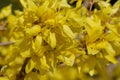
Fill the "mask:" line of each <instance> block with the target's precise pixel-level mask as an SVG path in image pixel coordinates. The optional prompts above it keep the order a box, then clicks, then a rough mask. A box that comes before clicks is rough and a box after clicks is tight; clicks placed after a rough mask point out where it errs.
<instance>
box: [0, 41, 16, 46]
mask: <svg viewBox="0 0 120 80" xmlns="http://www.w3.org/2000/svg"><path fill="white" fill-rule="evenodd" d="M14 43H15V42H2V43H0V46H8V45H11V44H14Z"/></svg>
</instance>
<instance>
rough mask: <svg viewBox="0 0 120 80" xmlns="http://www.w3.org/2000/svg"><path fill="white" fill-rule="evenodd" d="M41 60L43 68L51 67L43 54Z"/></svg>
mask: <svg viewBox="0 0 120 80" xmlns="http://www.w3.org/2000/svg"><path fill="white" fill-rule="evenodd" d="M40 62H41V67H42V68H43V69H48V68H49V65H48V64H47V61H46V57H45V56H43V57H42V58H40Z"/></svg>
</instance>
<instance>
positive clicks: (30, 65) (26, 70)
mask: <svg viewBox="0 0 120 80" xmlns="http://www.w3.org/2000/svg"><path fill="white" fill-rule="evenodd" d="M35 65H36V63H35V62H34V61H33V60H32V59H30V60H29V62H28V63H27V65H26V67H25V72H26V73H29V72H31V71H32V69H33V68H34V67H35Z"/></svg>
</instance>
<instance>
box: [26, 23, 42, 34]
mask: <svg viewBox="0 0 120 80" xmlns="http://www.w3.org/2000/svg"><path fill="white" fill-rule="evenodd" d="M40 30H41V27H40V26H39V25H35V26H33V27H31V28H26V29H25V32H26V35H27V36H36V35H37V34H38V33H39V32H40Z"/></svg>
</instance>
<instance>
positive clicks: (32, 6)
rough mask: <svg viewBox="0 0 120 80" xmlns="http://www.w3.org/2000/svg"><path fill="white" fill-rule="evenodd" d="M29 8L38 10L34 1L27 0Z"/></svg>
mask: <svg viewBox="0 0 120 80" xmlns="http://www.w3.org/2000/svg"><path fill="white" fill-rule="evenodd" d="M27 4H28V8H29V9H30V10H32V11H36V10H37V6H36V4H35V3H34V2H33V1H32V0H27Z"/></svg>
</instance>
